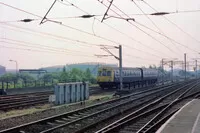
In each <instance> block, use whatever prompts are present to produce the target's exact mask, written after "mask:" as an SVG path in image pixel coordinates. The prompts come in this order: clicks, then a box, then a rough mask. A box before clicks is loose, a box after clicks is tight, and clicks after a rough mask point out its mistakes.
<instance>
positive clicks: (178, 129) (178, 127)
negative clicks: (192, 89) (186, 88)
mask: <svg viewBox="0 0 200 133" xmlns="http://www.w3.org/2000/svg"><path fill="white" fill-rule="evenodd" d="M156 133H200V99H194V100H192V101H191V102H188V103H187V104H186V105H184V106H183V107H182V108H181V109H180V110H179V111H178V112H176V113H175V114H174V115H173V116H172V117H171V118H170V119H169V120H168V121H166V123H165V124H163V125H162V126H161V127H160V129H158V131H157V132H156Z"/></svg>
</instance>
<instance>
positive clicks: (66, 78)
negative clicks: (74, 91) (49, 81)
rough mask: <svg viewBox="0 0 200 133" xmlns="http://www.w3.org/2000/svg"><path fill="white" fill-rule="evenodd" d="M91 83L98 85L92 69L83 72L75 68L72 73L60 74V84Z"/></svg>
mask: <svg viewBox="0 0 200 133" xmlns="http://www.w3.org/2000/svg"><path fill="white" fill-rule="evenodd" d="M82 81H89V82H90V83H96V79H95V78H94V77H93V76H92V74H91V71H90V69H89V68H88V69H86V71H82V70H80V69H77V68H73V69H72V70H70V71H67V72H64V71H63V72H62V73H61V74H60V78H59V82H82Z"/></svg>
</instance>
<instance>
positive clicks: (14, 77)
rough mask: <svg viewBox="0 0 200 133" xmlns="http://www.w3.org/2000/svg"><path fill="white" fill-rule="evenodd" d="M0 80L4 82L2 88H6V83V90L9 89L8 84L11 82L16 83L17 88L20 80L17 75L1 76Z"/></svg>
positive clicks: (7, 74)
mask: <svg viewBox="0 0 200 133" xmlns="http://www.w3.org/2000/svg"><path fill="white" fill-rule="evenodd" d="M0 80H1V82H2V88H3V87H4V82H6V88H7V89H8V84H9V83H10V82H14V87H15V84H16V82H17V80H18V76H17V75H15V74H11V73H6V74H4V75H2V76H1V78H0Z"/></svg>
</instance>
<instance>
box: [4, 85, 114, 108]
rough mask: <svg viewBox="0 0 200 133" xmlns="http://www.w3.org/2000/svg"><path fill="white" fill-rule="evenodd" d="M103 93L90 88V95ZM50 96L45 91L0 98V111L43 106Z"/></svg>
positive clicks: (48, 92)
mask: <svg viewBox="0 0 200 133" xmlns="http://www.w3.org/2000/svg"><path fill="white" fill-rule="evenodd" d="M109 91H111V90H109ZM112 91H113V90H112ZM103 92H105V91H103V90H101V89H100V88H99V87H91V90H90V94H91V95H94V94H99V93H103ZM52 94H53V91H46V92H35V93H26V94H15V95H7V96H0V111H8V110H11V109H17V108H25V107H30V106H33V105H38V104H45V103H48V99H49V95H52Z"/></svg>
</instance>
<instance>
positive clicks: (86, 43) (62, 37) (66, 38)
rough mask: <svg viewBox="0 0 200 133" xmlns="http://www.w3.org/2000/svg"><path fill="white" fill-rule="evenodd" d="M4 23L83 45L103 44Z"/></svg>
mask: <svg viewBox="0 0 200 133" xmlns="http://www.w3.org/2000/svg"><path fill="white" fill-rule="evenodd" d="M0 24H2V25H6V26H9V27H14V28H17V29H20V30H22V29H23V30H26V31H29V32H33V33H36V34H41V35H44V36H50V37H52V38H57V39H60V40H68V41H72V42H76V43H81V44H82V45H87V46H88V45H89V46H90V47H91V46H98V47H99V46H100V45H102V44H94V43H90V42H85V41H82V40H76V39H72V38H69V37H64V36H60V35H55V34H51V33H48V32H41V31H36V30H33V29H29V28H24V27H20V26H17V25H13V24H4V23H0Z"/></svg>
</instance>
